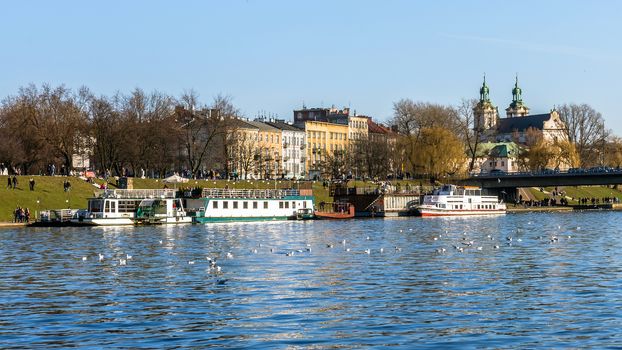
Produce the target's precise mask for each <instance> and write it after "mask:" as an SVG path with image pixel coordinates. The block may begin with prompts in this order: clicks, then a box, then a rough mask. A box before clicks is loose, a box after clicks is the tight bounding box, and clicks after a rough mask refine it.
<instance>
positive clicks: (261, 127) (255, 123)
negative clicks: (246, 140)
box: [246, 120, 279, 132]
mask: <svg viewBox="0 0 622 350" xmlns="http://www.w3.org/2000/svg"><path fill="white" fill-rule="evenodd" d="M246 123H248V124H250V125H253V126H255V127H257V128H259V130H260V131H267V132H279V129H277V128H275V127H273V126H270V125H268V124H266V123H264V122H258V121H254V120H249V121H247V122H246Z"/></svg>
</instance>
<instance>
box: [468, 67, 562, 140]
mask: <svg viewBox="0 0 622 350" xmlns="http://www.w3.org/2000/svg"><path fill="white" fill-rule="evenodd" d="M489 93H490V89H489V88H488V85H486V77H484V83H483V84H482V87H481V88H480V90H479V102H478V103H477V105H476V106H475V108H474V109H473V114H474V118H475V123H474V124H475V125H474V130H475V131H476V132H479V133H480V139H481V141H488V142H495V141H496V142H511V141H513V142H516V143H519V144H525V143H526V142H527V140H526V134H527V130H529V129H535V130H538V131H541V132H542V136H543V138H544V141H545V142H547V143H553V142H555V141H564V140H568V133H567V130H566V125H565V124H564V122H563V121H562V120H561V118H560V116H559V113H558V112H557V110H555V108H553V109H552V110H551V111H550V112H549V113H544V114H531V115H530V114H529V108H528V107H527V106H526V105H525V103H524V102H523V99H522V90H521V88H520V87H518V77H516V82H515V83H514V88H513V89H512V102H511V103H510V105H509V106H508V108H506V109H505V113H506V117H505V118H500V117H499V108H498V107H496V106H494V105H493V104H492V101H491V100H490V95H489Z"/></svg>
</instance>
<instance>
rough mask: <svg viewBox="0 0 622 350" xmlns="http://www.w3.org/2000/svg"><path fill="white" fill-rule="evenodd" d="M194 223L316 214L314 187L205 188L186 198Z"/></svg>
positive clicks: (264, 219)
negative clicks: (312, 188) (198, 193)
mask: <svg viewBox="0 0 622 350" xmlns="http://www.w3.org/2000/svg"><path fill="white" fill-rule="evenodd" d="M185 202H186V206H185V207H186V210H187V212H188V215H190V216H192V218H193V222H195V223H208V222H223V221H272V220H297V219H298V220H299V219H308V218H312V217H313V210H314V209H313V195H312V192H311V190H296V189H275V190H272V189H261V190H258V189H250V190H230V189H222V188H205V189H203V192H202V195H201V198H186V199H185Z"/></svg>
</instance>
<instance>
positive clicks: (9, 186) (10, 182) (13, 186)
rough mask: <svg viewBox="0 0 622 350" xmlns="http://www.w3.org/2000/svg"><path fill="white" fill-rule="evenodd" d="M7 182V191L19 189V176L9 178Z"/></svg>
mask: <svg viewBox="0 0 622 350" xmlns="http://www.w3.org/2000/svg"><path fill="white" fill-rule="evenodd" d="M6 179H7V182H6V188H7V189H16V188H17V184H18V181H17V176H15V175H13V176H9V177H7V178H6Z"/></svg>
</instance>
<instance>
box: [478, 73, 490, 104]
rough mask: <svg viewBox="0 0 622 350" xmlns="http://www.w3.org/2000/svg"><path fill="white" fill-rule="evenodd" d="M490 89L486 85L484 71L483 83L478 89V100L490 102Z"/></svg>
mask: <svg viewBox="0 0 622 350" xmlns="http://www.w3.org/2000/svg"><path fill="white" fill-rule="evenodd" d="M489 93H490V89H489V88H488V85H486V73H484V83H483V84H482V87H481V88H480V89H479V101H480V102H490V96H489Z"/></svg>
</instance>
